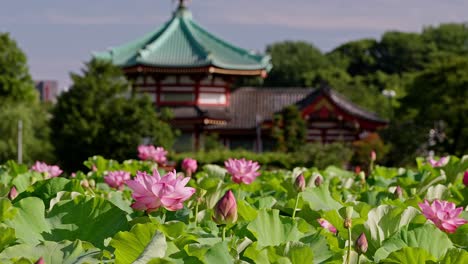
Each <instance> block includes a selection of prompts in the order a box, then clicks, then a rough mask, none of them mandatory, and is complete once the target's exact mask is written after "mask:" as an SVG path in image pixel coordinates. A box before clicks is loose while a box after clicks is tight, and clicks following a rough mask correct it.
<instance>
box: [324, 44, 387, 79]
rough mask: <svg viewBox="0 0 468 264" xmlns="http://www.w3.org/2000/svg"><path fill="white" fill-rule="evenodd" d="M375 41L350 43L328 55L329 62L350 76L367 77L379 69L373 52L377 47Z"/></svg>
mask: <svg viewBox="0 0 468 264" xmlns="http://www.w3.org/2000/svg"><path fill="white" fill-rule="evenodd" d="M377 44H378V43H377V41H376V40H374V39H362V40H357V41H350V42H347V43H345V44H343V45H340V46H339V47H337V48H335V49H334V50H332V51H331V52H330V53H328V54H327V57H328V58H329V60H330V61H331V62H332V63H333V65H336V66H338V67H340V68H343V69H344V70H345V71H346V72H348V73H349V74H350V75H352V76H354V75H366V74H369V73H373V72H375V71H376V69H377V60H376V58H375V56H374V54H373V50H374V49H375V47H376V46H377Z"/></svg>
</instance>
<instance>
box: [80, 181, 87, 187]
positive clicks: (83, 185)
mask: <svg viewBox="0 0 468 264" xmlns="http://www.w3.org/2000/svg"><path fill="white" fill-rule="evenodd" d="M80 184H81V186H82V187H84V188H89V181H88V180H87V179H84V180H81V181H80Z"/></svg>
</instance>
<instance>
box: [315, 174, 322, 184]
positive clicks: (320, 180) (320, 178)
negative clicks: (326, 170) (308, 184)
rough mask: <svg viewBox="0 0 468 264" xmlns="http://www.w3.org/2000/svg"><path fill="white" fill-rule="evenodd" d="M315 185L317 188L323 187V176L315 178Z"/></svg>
mask: <svg viewBox="0 0 468 264" xmlns="http://www.w3.org/2000/svg"><path fill="white" fill-rule="evenodd" d="M314 183H315V186H317V187H319V186H320V185H322V183H323V178H322V176H321V175H318V176H317V178H315V181H314Z"/></svg>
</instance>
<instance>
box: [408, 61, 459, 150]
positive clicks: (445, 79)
mask: <svg viewBox="0 0 468 264" xmlns="http://www.w3.org/2000/svg"><path fill="white" fill-rule="evenodd" d="M467 72H468V58H464V57H456V56H452V57H448V58H446V60H445V61H439V63H437V64H434V65H431V66H430V67H428V68H427V70H425V71H424V72H422V73H421V74H420V75H419V76H417V77H416V78H415V79H414V82H413V83H412V84H411V85H410V86H409V87H408V91H407V92H408V95H407V96H406V97H405V98H403V100H402V105H403V109H402V111H403V114H405V115H406V116H408V118H407V119H409V120H413V122H414V125H415V126H416V127H420V128H423V131H425V137H424V138H425V140H426V142H427V144H428V148H429V149H432V150H435V151H437V152H438V154H453V155H463V154H466V153H467V152H468V141H467V140H466V138H468V126H467V125H466V117H467V116H468V74H467ZM431 131H432V132H431ZM431 133H432V134H434V133H439V134H440V136H439V137H437V138H434V139H430V137H429V136H430V135H431ZM426 135H427V136H426ZM427 140H429V141H427ZM431 140H432V142H431ZM426 142H421V141H420V142H419V143H420V144H424V143H426Z"/></svg>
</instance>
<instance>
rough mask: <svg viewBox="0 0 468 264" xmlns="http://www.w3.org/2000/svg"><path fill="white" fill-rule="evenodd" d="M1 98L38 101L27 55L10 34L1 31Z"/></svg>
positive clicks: (30, 101)
mask: <svg viewBox="0 0 468 264" xmlns="http://www.w3.org/2000/svg"><path fill="white" fill-rule="evenodd" d="M0 98H2V99H8V100H12V101H17V102H20V101H21V102H28V103H32V102H34V103H37V100H38V95H37V92H36V90H35V88H34V83H33V81H32V78H31V75H30V74H29V68H28V64H27V60H26V55H25V54H24V53H23V51H22V50H21V49H20V48H19V47H18V45H17V44H16V41H14V40H13V39H12V38H10V35H9V34H2V33H0Z"/></svg>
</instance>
